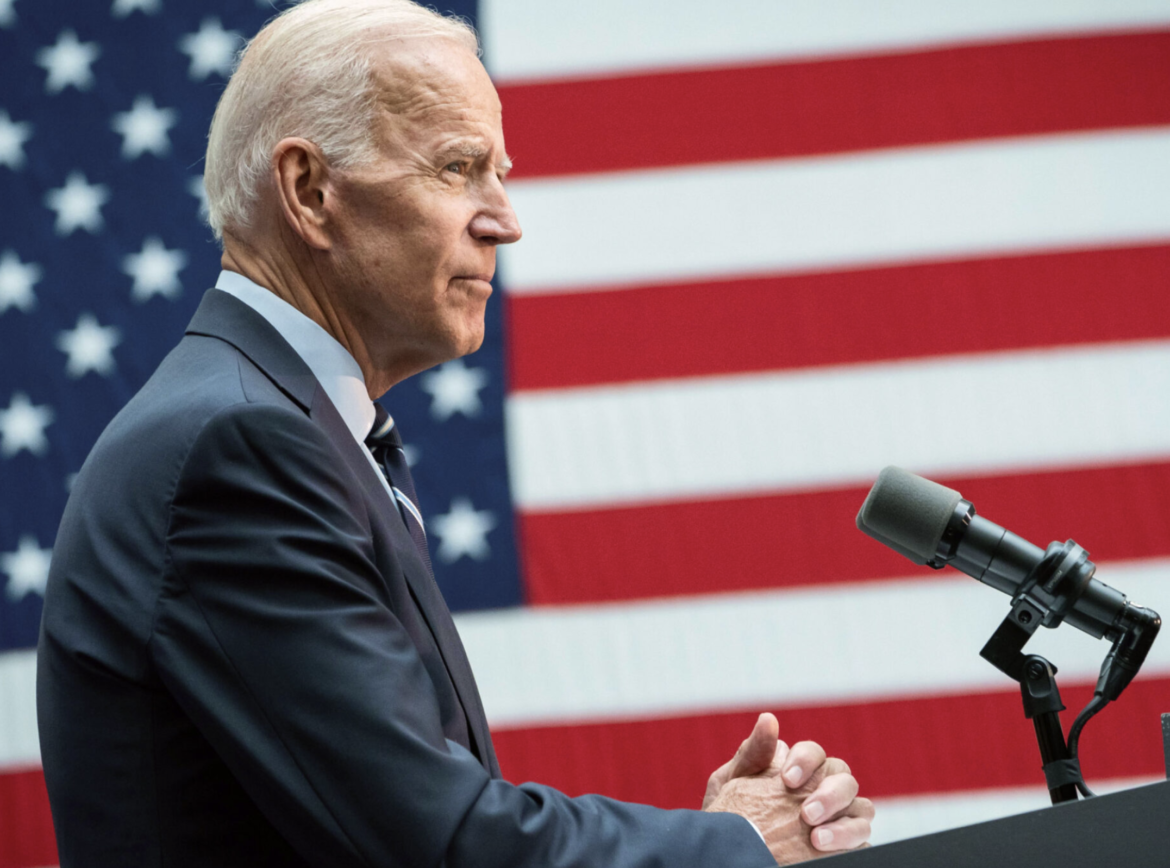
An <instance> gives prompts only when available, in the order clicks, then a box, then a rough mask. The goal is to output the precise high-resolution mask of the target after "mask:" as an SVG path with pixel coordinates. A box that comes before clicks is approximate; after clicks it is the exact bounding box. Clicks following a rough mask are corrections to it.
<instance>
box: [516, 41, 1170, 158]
mask: <svg viewBox="0 0 1170 868" xmlns="http://www.w3.org/2000/svg"><path fill="white" fill-rule="evenodd" d="M500 98H501V100H502V102H503V105H504V110H505V129H506V131H507V136H508V143H509V148H510V150H511V151H512V152H513V153H514V154H516V155H517V161H516V168H515V174H514V177H532V176H537V175H563V174H579V173H586V172H603V171H613V170H620V169H642V168H648V167H652V166H673V165H686V164H693V163H708V162H727V161H731V160H753V159H770V158H777V157H790V156H797V155H803V154H825V153H838V152H843V151H854V150H866V149H870V148H887V147H899V146H904V145H914V144H929V143H934V142H948V141H956V140H964V139H981V138H990V137H997V136H1016V135H1030V134H1037V133H1052V132H1062V131H1071V130H1088V129H1100V128H1106V127H1129V126H1142V125H1148V124H1163V123H1167V122H1170V33H1167V32H1146V33H1131V34H1122V35H1107V36H1093V37H1086V38H1070V39H1050V40H1043V41H1032V42H1016V43H1009V44H997V45H978V46H970V47H962V48H947V49H941V50H935V51H925V52H917V53H907V54H890V55H881V56H867V57H856V58H848V59H834V60H820V61H805V62H800V63H782V64H771V65H753V66H742V67H734V68H714V69H697V70H688V71H683V72H664V73H649V74H642V75H634V76H622V77H613V78H603V79H591V80H570V81H558V82H542V83H533V84H515V85H507V84H505V85H503V86H501V87H500Z"/></svg>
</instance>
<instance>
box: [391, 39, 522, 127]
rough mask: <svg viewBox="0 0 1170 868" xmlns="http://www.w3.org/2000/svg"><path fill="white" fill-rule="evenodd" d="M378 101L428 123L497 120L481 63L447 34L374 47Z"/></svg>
mask: <svg viewBox="0 0 1170 868" xmlns="http://www.w3.org/2000/svg"><path fill="white" fill-rule="evenodd" d="M374 81H375V86H376V90H377V101H378V106H379V108H380V109H381V111H382V113H384V114H387V115H390V116H392V117H394V118H399V119H405V120H410V121H413V122H415V123H416V124H417V123H418V122H424V123H425V124H426V125H432V124H438V125H451V124H460V123H461V122H462V123H465V124H470V125H479V124H487V125H491V126H498V125H499V120H500V114H501V109H500V99H499V96H498V95H497V94H496V89H495V87H493V86H492V83H491V79H490V78H489V77H488V74H487V71H486V70H485V69H484V68H483V64H482V63H480V62H479V58H477V57H476V56H475V55H474V54H473V53H472V52H471V51H469V50H468V49H467V48H466V47H464V46H462V45H460V44H458V43H456V42H453V41H450V40H426V41H424V40H392V41H390V42H387V43H386V44H384V45H382V46H379V47H378V49H376V50H375V52H374Z"/></svg>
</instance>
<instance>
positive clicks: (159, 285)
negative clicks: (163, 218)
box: [122, 236, 187, 302]
mask: <svg viewBox="0 0 1170 868" xmlns="http://www.w3.org/2000/svg"><path fill="white" fill-rule="evenodd" d="M186 265H187V254H186V253H184V252H183V251H182V250H167V249H166V247H164V246H163V243H162V241H161V240H159V239H158V238H157V237H154V236H151V237H150V238H147V239H146V240H145V241H143V242H142V252H141V253H131V254H130V255H129V256H127V257H126V258H125V259H123V260H122V270H123V271H124V272H126V273H127V274H128V275H130V276H131V277H133V278H134V286H133V287H132V288H131V290H130V297H131V298H133V299H134V300H135V301H138V302H142V301H146V300H147V299H149V298H150V297H151V296H152V295H161V296H162V297H163V298H172V299H173V298H174V297H175V296H177V295H178V294H179V293H180V292H181V291H182V288H183V287H182V285H181V284H180V283H179V272H180V271H182V270H183V268H185V267H186Z"/></svg>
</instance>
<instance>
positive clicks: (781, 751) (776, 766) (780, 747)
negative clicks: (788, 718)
mask: <svg viewBox="0 0 1170 868" xmlns="http://www.w3.org/2000/svg"><path fill="white" fill-rule="evenodd" d="M786 759H788V745H787V744H785V743H784V741H782V740H781V741H778V742H776V753H774V754H773V755H772V766H771V767H772V769H773V770H774V771H773V774H780V769H782V768H784V761H785V760H786Z"/></svg>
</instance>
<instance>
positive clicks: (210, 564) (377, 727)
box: [37, 290, 774, 868]
mask: <svg viewBox="0 0 1170 868" xmlns="http://www.w3.org/2000/svg"><path fill="white" fill-rule="evenodd" d="M37 709H38V718H39V725H40V735H41V751H42V760H43V763H44V770H45V779H46V782H47V784H48V789H49V797H50V802H51V805H52V810H53V819H54V823H55V825H56V829H57V838H58V843H59V848H60V855H61V865H62V866H63V868H71V866H95V868H107V866H108V868H136V866H162V865H166V866H179V868H184V866H203V868H235V866H240V868H244V866H248V868H256V866H269V865H273V866H275V865H280V866H304V865H314V866H322V868H346V866H388V868H399V866H401V868H407V866H409V868H431V866H440V865H445V866H449V868H464V866H467V868H473V866H474V868H496V866H499V868H504V866H510V868H529V866H531V868H537V866H541V868H568V866H596V868H627V866H628V868H635V866H646V868H649V866H662V868H666V866H669V868H687V866H719V868H741V866H742V868H760V866H765V865H771V864H774V863H773V862H772V860H771V856H770V855H769V853H768V851H767V848H765V847H764V846H763V844H762V842H761V841H760V840H759V838H758V836H756V835H755V833H754V832H753V831H752V830H751V828H750V826H749V825H748V824H747V823H745V822H744V821H743V820H742V819H741V818H739V817H734V816H731V815H728V814H714V815H712V814H703V813H699V812H690V811H661V810H657V809H654V808H649V807H645V806H639V805H629V804H625V803H621V802H616V801H613V800H610V799H606V798H603V797H600V796H585V797H580V798H576V799H570V798H568V797H567V796H564V795H563V794H561V793H558V792H556V791H555V790H552V789H550V788H547V787H542V786H539V785H535V784H525V785H523V786H519V787H518V786H514V785H512V784H509V783H507V782H505V781H503V780H502V779H500V773H499V767H498V765H497V764H496V759H495V755H494V752H493V750H492V745H491V738H490V735H489V733H488V728H487V721H486V719H485V717H484V713H483V708H482V705H481V703H480V699H479V695H478V692H477V690H476V686H475V682H474V679H473V677H472V674H471V670H470V667H469V665H468V662H467V658H466V656H465V654H464V651H463V647H462V645H461V643H460V641H459V637H458V635H457V634H456V632H455V627H454V624H453V622H452V620H451V616H450V614H449V613H448V611H447V608H446V606H445V604H444V603H443V600H442V598H441V596H440V595H439V592H438V589H437V587H436V586H435V585H434V582H433V580H432V579H431V578H430V577H429V575H428V573H427V570H426V569H425V567H424V566H423V564H422V562H421V561H420V559H419V557H418V554H417V552H416V550H415V548H414V546H413V544H412V542H411V539H410V537H409V535H408V533H407V531H406V528H405V526H404V525H403V523H402V521H401V519H400V517H399V514H398V511H397V509H396V507H395V506H394V504H393V503H392V502H391V501H390V499H389V497H388V496H387V494H386V491H385V489H384V488H383V487H382V485H381V484H380V482H379V481H378V480H377V478H376V477H375V476H374V474H373V472H372V471H371V467H370V465H369V463H368V462H367V460H366V459H365V457H364V456H363V455H362V453H361V447H360V446H359V445H358V444H357V442H356V441H355V440H354V438H353V436H352V435H351V434H350V432H349V430H348V429H347V428H346V427H345V425H344V423H343V422H342V420H341V417H340V416H339V415H338V413H337V411H336V410H335V409H334V407H333V405H332V404H331V403H330V401H329V399H328V398H327V397H326V395H325V393H324V391H323V390H322V389H321V387H320V385H319V384H318V383H317V381H316V379H315V378H314V377H313V375H312V374H311V373H310V371H309V369H308V367H307V366H306V365H305V364H304V363H303V362H302V361H301V359H300V357H299V356H297V355H296V353H295V352H294V351H293V350H292V348H291V347H289V345H288V344H287V343H286V342H285V341H284V340H283V338H281V337H280V335H279V334H278V333H277V332H276V331H275V329H273V328H272V327H271V326H270V325H269V324H268V322H267V321H266V320H264V319H263V317H261V316H260V315H259V314H257V313H256V312H255V311H253V310H252V309H251V308H249V307H248V306H247V305H245V304H243V303H242V302H240V301H238V300H237V299H235V298H233V297H231V296H229V295H227V294H226V293H223V292H219V291H217V290H211V291H210V292H208V294H207V295H206V296H205V297H204V300H203V303H202V304H201V306H200V307H199V310H198V311H197V312H196V314H195V317H194V319H193V320H192V321H191V325H190V326H189V327H188V330H187V334H186V336H185V337H184V338H183V340H182V341H181V343H180V344H179V346H178V347H177V348H176V349H175V350H174V351H172V352H171V354H170V355H168V356H167V358H166V359H165V360H164V361H163V363H162V365H161V366H160V367H159V369H158V371H157V372H156V373H155V374H154V376H153V377H152V378H151V379H150V380H149V382H148V383H147V384H146V385H145V386H144V387H143V389H142V391H141V392H139V394H138V395H136V396H135V397H134V398H133V400H131V401H130V403H129V404H128V405H127V406H126V407H125V409H124V410H123V411H122V412H121V413H119V414H118V416H117V417H116V418H115V419H114V420H113V422H111V424H110V426H109V427H108V429H107V430H106V431H105V433H104V434H103V435H102V436H101V438H100V439H99V440H98V443H97V445H96V446H95V447H94V450H93V452H92V453H91V455H90V457H89V458H88V460H87V461H86V463H85V466H84V467H83V469H82V471H81V473H80V474H79V476H78V478H77V481H76V484H75V486H74V490H73V492H72V495H71V497H70V501H69V504H68V506H67V508H66V511H65V515H64V518H63V520H62V524H61V529H60V533H59V535H58V538H57V542H56V546H55V548H54V552H53V560H52V568H51V572H50V577H49V584H48V590H47V593H46V598H45V610H44V620H43V624H42V632H41V641H40V649H39V655H38V672H37ZM697 796H698V794H696V797H697Z"/></svg>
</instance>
